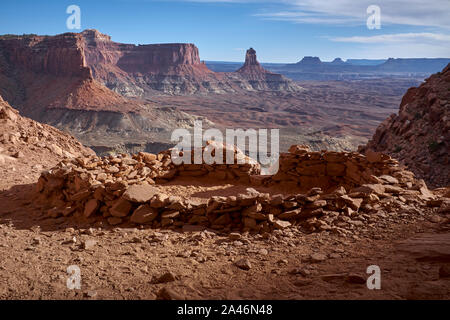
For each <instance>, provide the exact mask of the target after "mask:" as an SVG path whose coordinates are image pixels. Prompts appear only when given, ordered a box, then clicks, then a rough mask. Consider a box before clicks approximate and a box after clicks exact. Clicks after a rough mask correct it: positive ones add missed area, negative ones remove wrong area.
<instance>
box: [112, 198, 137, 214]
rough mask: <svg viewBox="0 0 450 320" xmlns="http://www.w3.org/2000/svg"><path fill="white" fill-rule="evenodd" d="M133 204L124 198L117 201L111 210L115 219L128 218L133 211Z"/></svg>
mask: <svg viewBox="0 0 450 320" xmlns="http://www.w3.org/2000/svg"><path fill="white" fill-rule="evenodd" d="M131 207H132V206H131V203H130V202H129V201H128V200H125V199H123V198H120V199H119V200H117V201H116V203H115V204H114V205H113V206H112V208H111V209H110V210H109V212H110V213H111V215H112V216H113V217H119V218H122V217H126V216H127V215H128V214H129V213H130V210H131Z"/></svg>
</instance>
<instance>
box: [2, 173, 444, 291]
mask: <svg viewBox="0 0 450 320" xmlns="http://www.w3.org/2000/svg"><path fill="white" fill-rule="evenodd" d="M4 182H5V181H4ZM13 183H14V181H10V188H6V190H4V191H1V192H0V203H2V206H1V208H0V256H1V257H2V259H1V260H0V298H1V299H109V298H110V299H157V298H167V297H171V298H179V299H448V298H449V297H450V279H449V278H448V273H447V274H445V272H444V273H443V271H442V270H441V275H440V273H439V270H440V268H441V269H443V270H444V269H445V268H447V269H445V270H447V271H448V267H449V263H450V233H449V230H448V229H447V230H446V229H445V228H444V226H442V225H440V224H439V223H433V222H430V221H426V220H424V221H419V222H417V223H410V221H408V220H405V221H402V222H401V223H398V224H392V225H391V224H387V225H386V227H385V230H383V231H380V232H379V235H378V236H377V237H376V239H374V238H370V237H366V236H358V235H356V234H355V235H353V236H347V237H342V236H337V235H332V234H327V233H320V234H305V233H302V232H300V231H297V230H295V229H292V230H290V231H277V232H274V233H273V234H270V235H267V236H261V235H254V234H242V235H240V236H238V235H235V234H226V233H224V234H221V233H215V232H214V231H212V230H210V231H209V230H206V231H202V232H183V230H182V229H173V230H155V229H146V228H135V227H133V226H125V227H120V228H116V227H110V226H108V225H107V224H105V225H103V224H101V223H100V224H99V223H97V224H96V225H95V226H92V225H88V224H86V223H85V222H80V221H75V220H71V219H66V218H58V219H52V218H48V217H47V215H46V213H44V212H42V211H41V210H40V208H39V207H38V206H36V205H35V203H34V201H33V197H32V194H33V188H34V185H33V184H24V185H19V186H12V184H13ZM242 187H244V186H224V187H223V186H222V187H220V186H214V185H200V186H198V187H197V188H196V189H192V188H190V187H188V184H187V183H186V182H180V183H178V184H177V182H175V183H171V184H168V185H166V186H164V187H163V188H164V189H166V191H168V192H169V191H171V193H174V194H184V195H187V194H186V191H187V190H190V191H191V195H192V196H197V197H199V198H204V197H206V196H209V195H213V194H214V195H215V194H221V195H226V194H228V193H229V192H235V191H237V190H239V188H242ZM88 240H93V241H88ZM420 244H425V245H420ZM317 254H319V255H317ZM241 259H247V260H248V261H246V262H248V263H249V264H250V269H249V270H244V269H241V268H239V267H237V266H236V262H237V261H239V260H241ZM71 265H76V266H78V267H79V268H80V271H81V289H80V290H77V289H73V290H70V289H68V288H67V278H68V277H69V274H68V273H67V268H68V267H69V266H71ZM369 265H378V266H379V267H380V269H381V289H380V290H369V289H368V288H367V286H366V283H365V281H366V279H367V278H368V277H369V275H368V274H366V269H367V267H368V266H369ZM445 270H444V271H445ZM349 274H350V275H351V277H349ZM162 275H165V276H164V277H163V278H162V279H159V278H160V277H161V276H162ZM158 279H159V280H160V281H157V280H158ZM158 282H162V283H158Z"/></svg>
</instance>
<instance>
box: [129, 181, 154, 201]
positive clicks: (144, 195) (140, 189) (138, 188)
mask: <svg viewBox="0 0 450 320" xmlns="http://www.w3.org/2000/svg"><path fill="white" fill-rule="evenodd" d="M158 192H159V190H158V189H157V188H155V187H152V186H150V185H148V184H136V185H132V186H130V187H128V189H127V190H126V191H125V193H124V194H123V195H122V197H123V198H124V199H126V200H129V201H131V202H135V203H145V202H148V201H150V199H152V198H153V196H155V195H156V194H157V193H158Z"/></svg>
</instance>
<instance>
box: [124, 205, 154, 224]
mask: <svg viewBox="0 0 450 320" xmlns="http://www.w3.org/2000/svg"><path fill="white" fill-rule="evenodd" d="M157 217H158V210H157V209H155V208H152V207H150V206H149V205H148V204H143V205H141V206H139V207H138V208H137V209H136V210H134V212H133V214H132V215H131V217H130V221H131V222H134V223H139V224H146V223H150V222H152V221H153V220H155V219H156V218H157Z"/></svg>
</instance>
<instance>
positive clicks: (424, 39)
mask: <svg viewBox="0 0 450 320" xmlns="http://www.w3.org/2000/svg"><path fill="white" fill-rule="evenodd" d="M330 40H332V41H335V42H353V43H400V42H403V43H405V42H407V43H409V42H413V43H438V44H439V43H441V44H447V45H448V44H450V35H447V34H441V33H429V32H420V33H396V34H380V35H376V36H369V37H362V36H353V37H335V38H331V39H330Z"/></svg>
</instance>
